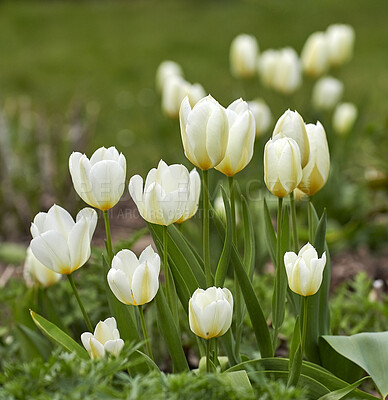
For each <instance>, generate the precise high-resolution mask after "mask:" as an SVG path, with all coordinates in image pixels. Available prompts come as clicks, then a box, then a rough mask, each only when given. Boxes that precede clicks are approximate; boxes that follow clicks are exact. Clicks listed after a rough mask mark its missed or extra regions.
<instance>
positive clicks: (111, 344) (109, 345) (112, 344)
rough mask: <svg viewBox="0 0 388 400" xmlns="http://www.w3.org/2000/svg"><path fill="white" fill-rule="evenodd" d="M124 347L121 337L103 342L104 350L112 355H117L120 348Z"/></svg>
mask: <svg viewBox="0 0 388 400" xmlns="http://www.w3.org/2000/svg"><path fill="white" fill-rule="evenodd" d="M123 347H124V341H123V339H116V340H108V341H107V342H106V343H105V344H104V348H105V350H106V351H107V352H108V353H110V354H112V355H114V356H116V357H117V356H118V355H119V354H120V352H121V349H122V348H123Z"/></svg>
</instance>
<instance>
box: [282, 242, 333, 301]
mask: <svg viewBox="0 0 388 400" xmlns="http://www.w3.org/2000/svg"><path fill="white" fill-rule="evenodd" d="M284 265H285V267H286V272H287V277H288V285H289V286H290V289H291V290H292V291H293V292H295V293H297V294H300V295H301V296H312V295H313V294H315V293H317V292H318V290H319V288H320V287H321V283H322V277H323V270H324V268H325V265H326V252H325V253H323V254H322V257H321V258H318V253H317V251H316V250H315V249H314V247H313V246H312V245H311V244H310V243H307V244H306V245H305V246H303V247H302V248H301V249H300V251H299V253H298V255H296V254H295V253H294V252H292V251H290V252H287V253H286V254H284Z"/></svg>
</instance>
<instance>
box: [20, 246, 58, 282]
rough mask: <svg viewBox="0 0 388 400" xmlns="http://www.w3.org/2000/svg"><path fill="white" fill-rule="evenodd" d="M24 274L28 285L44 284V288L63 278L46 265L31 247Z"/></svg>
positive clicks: (28, 250) (28, 251)
mask: <svg viewBox="0 0 388 400" xmlns="http://www.w3.org/2000/svg"><path fill="white" fill-rule="evenodd" d="M23 276H24V279H25V281H26V283H27V285H28V286H35V285H38V286H42V287H44V288H46V287H49V286H52V285H54V283H56V282H58V281H59V279H61V277H62V275H61V274H57V273H56V272H54V271H52V270H51V269H49V268H47V267H46V266H44V265H43V264H42V263H41V262H40V261H39V260H38V259H37V258H36V257H35V256H34V254H33V253H32V250H31V248H30V247H28V249H27V257H26V261H25V263H24V270H23Z"/></svg>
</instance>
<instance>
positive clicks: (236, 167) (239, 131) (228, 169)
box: [215, 99, 256, 176]
mask: <svg viewBox="0 0 388 400" xmlns="http://www.w3.org/2000/svg"><path fill="white" fill-rule="evenodd" d="M226 112H227V115H228V122H229V138H228V146H227V148H226V152H225V157H224V158H223V160H222V161H221V162H220V163H219V164H218V165H217V166H216V167H215V169H216V170H218V171H220V172H222V173H223V174H225V175H226V176H233V175H235V174H237V172H239V171H241V170H242V169H243V168H245V167H246V166H247V164H248V163H249V161H251V159H252V156H253V146H254V144H255V132H256V128H255V118H254V116H253V114H252V112H251V111H250V109H249V106H248V103H247V102H245V101H243V100H242V99H238V100H236V101H234V102H233V103H232V104H230V106H229V107H228V108H227V109H226Z"/></svg>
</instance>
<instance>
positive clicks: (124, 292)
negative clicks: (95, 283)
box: [107, 268, 135, 305]
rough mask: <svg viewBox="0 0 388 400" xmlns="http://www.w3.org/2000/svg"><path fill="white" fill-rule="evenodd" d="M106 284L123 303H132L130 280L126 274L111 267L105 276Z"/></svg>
mask: <svg viewBox="0 0 388 400" xmlns="http://www.w3.org/2000/svg"><path fill="white" fill-rule="evenodd" d="M107 280H108V284H109V287H110V289H111V290H112V292H113V294H114V295H115V296H116V297H117V299H118V300H120V301H121V302H122V303H124V304H130V305H134V304H135V303H134V301H133V297H132V292H131V286H130V282H129V280H128V278H127V276H126V274H125V273H124V272H123V271H121V270H119V269H114V268H111V269H110V270H109V272H108V276H107Z"/></svg>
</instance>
